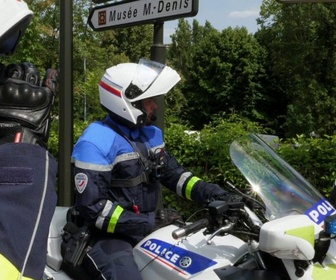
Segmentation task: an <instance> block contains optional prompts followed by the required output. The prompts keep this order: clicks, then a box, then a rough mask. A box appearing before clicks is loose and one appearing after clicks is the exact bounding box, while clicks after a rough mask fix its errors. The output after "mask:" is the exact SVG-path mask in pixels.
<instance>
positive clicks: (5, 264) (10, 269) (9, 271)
mask: <svg viewBox="0 0 336 280" xmlns="http://www.w3.org/2000/svg"><path fill="white" fill-rule="evenodd" d="M0 267H1V268H0V279H22V280H32V278H29V277H21V276H22V275H21V273H20V272H19V271H18V269H17V268H16V267H15V266H14V265H13V264H12V263H11V262H10V261H9V260H8V259H7V258H6V257H4V256H3V255H1V254H0Z"/></svg>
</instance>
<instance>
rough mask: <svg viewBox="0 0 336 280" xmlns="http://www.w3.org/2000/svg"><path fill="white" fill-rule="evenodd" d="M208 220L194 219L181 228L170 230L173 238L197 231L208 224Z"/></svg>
mask: <svg viewBox="0 0 336 280" xmlns="http://www.w3.org/2000/svg"><path fill="white" fill-rule="evenodd" d="M209 223H210V221H209V219H207V218H203V219H201V220H199V221H196V222H194V223H192V224H190V225H187V226H183V227H181V228H178V229H176V230H174V231H173V232H172V236H173V238H174V239H179V238H182V237H184V236H187V235H189V234H190V233H194V232H197V231H199V230H201V229H202V228H205V227H207V226H208V225H209Z"/></svg>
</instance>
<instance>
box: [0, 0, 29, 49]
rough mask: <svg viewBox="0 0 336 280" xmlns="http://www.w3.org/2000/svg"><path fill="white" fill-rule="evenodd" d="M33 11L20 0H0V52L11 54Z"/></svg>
mask: <svg viewBox="0 0 336 280" xmlns="http://www.w3.org/2000/svg"><path fill="white" fill-rule="evenodd" d="M32 16H33V12H32V11H31V10H29V8H28V6H27V4H26V3H25V2H24V1H22V0H0V54H2V55H3V54H12V53H13V52H14V51H15V49H16V47H17V45H18V43H19V41H20V39H21V37H22V35H23V33H24V32H25V30H26V28H27V26H28V25H29V23H30V21H31V18H32Z"/></svg>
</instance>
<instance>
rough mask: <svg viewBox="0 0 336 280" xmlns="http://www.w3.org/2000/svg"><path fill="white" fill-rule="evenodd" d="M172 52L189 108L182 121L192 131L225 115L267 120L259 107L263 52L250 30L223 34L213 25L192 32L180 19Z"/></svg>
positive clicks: (171, 48)
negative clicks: (236, 114) (235, 113)
mask: <svg viewBox="0 0 336 280" xmlns="http://www.w3.org/2000/svg"><path fill="white" fill-rule="evenodd" d="M181 46H182V47H183V48H181ZM168 53H169V55H168V57H169V58H170V59H171V62H172V64H173V65H174V66H175V67H176V68H177V69H179V70H180V72H181V73H182V75H183V78H184V80H183V84H182V86H181V91H182V92H184V96H185V98H186V101H187V103H186V106H184V108H183V109H184V110H181V115H180V118H181V119H184V120H186V121H187V122H188V123H189V124H190V125H191V126H192V127H193V128H195V129H201V128H202V127H203V126H204V125H206V124H207V123H209V122H210V121H212V120H214V116H216V115H217V114H220V113H231V112H237V113H239V114H241V115H244V116H247V117H250V118H251V119H252V120H257V119H259V120H260V118H262V114H260V113H259V112H258V109H257V107H256V105H257V103H258V102H259V101H260V100H261V99H262V96H261V93H260V87H261V86H260V79H261V78H262V77H263V75H264V70H263V55H264V52H263V49H262V47H261V46H260V45H259V44H258V42H257V41H256V40H255V39H254V38H253V36H252V35H251V34H248V32H247V29H246V28H235V29H232V28H227V29H225V30H223V31H222V32H219V31H218V30H216V29H214V28H213V27H212V26H211V25H210V23H208V22H207V23H206V25H205V26H204V27H201V26H199V25H198V24H197V21H194V24H193V28H191V27H190V26H189V25H188V23H187V22H186V21H183V20H180V21H179V28H178V30H177V32H176V35H175V36H173V38H172V45H171V47H170V48H169V52H168Z"/></svg>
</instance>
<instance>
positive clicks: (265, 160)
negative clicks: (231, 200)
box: [230, 134, 335, 224]
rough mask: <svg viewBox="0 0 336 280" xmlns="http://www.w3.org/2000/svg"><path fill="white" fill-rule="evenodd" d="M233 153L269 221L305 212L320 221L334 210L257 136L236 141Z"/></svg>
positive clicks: (249, 136)
mask: <svg viewBox="0 0 336 280" xmlns="http://www.w3.org/2000/svg"><path fill="white" fill-rule="evenodd" d="M230 156H231V159H232V161H233V163H234V164H235V165H236V166H237V168H238V169H239V170H240V171H241V173H242V174H243V175H244V177H245V178H246V179H247V181H248V182H249V183H250V185H251V187H252V191H253V192H254V193H255V194H257V196H258V197H259V198H260V199H261V200H262V201H263V203H264V205H265V207H266V213H265V215H266V218H267V219H268V220H273V219H277V218H281V217H284V216H288V215H291V214H306V215H308V216H309V217H310V218H311V219H312V220H313V221H314V222H315V223H317V224H321V223H322V222H323V221H324V219H325V217H327V216H330V215H331V214H334V213H335V209H334V208H333V207H332V206H331V205H330V203H329V202H328V201H326V200H325V199H324V198H323V196H322V195H321V194H320V193H319V192H318V191H317V190H316V189H315V188H314V187H313V186H312V185H311V184H310V183H309V182H308V181H307V180H306V179H305V178H303V177H302V176H301V175H300V174H299V173H298V172H297V171H296V170H295V169H294V168H293V167H291V166H290V165H289V164H288V163H287V162H285V161H284V160H283V159H282V158H280V156H278V155H277V154H276V153H275V152H274V151H273V150H272V149H271V148H270V147H269V146H268V145H267V144H266V143H265V142H264V141H263V140H262V139H261V138H260V137H258V136H257V135H255V134H251V135H248V136H246V137H243V138H241V139H239V140H236V141H234V142H233V143H232V144H231V146H230Z"/></svg>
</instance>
